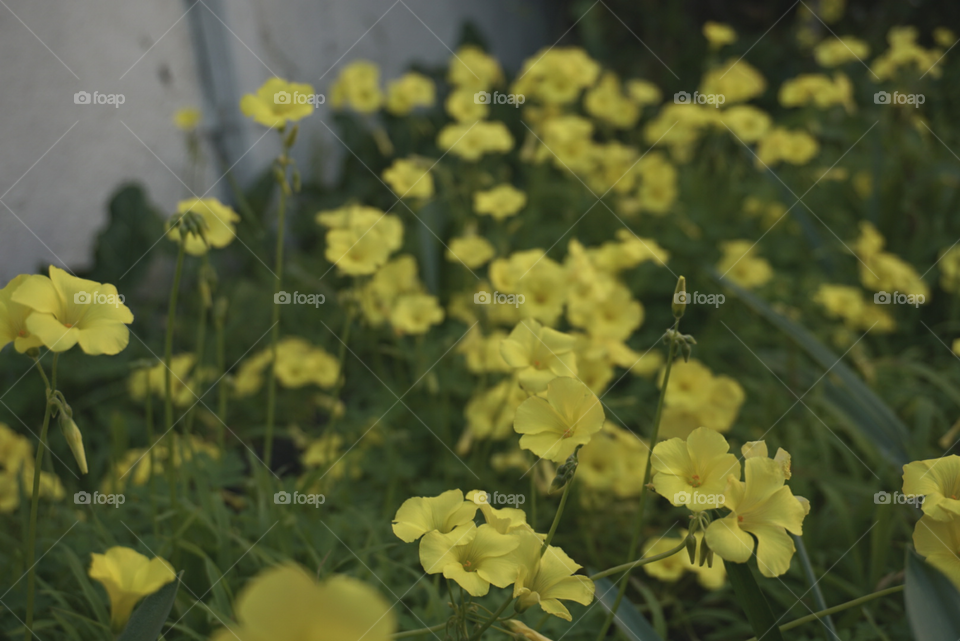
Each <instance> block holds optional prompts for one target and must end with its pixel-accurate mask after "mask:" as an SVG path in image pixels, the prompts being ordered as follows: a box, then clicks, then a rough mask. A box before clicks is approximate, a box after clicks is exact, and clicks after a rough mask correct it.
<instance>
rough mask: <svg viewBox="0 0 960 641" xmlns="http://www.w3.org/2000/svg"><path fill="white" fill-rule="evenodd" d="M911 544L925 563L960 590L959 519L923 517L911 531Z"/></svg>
mask: <svg viewBox="0 0 960 641" xmlns="http://www.w3.org/2000/svg"><path fill="white" fill-rule="evenodd" d="M913 544H914V545H915V546H916V548H917V552H919V553H920V554H921V555H922V556H923V557H924V558H925V559H926V560H927V563H929V564H930V565H932V566H933V567H935V568H937V569H938V570H940V571H941V572H943V573H944V574H945V575H946V576H947V578H948V579H950V581H952V582H953V584H954V585H955V586H957V589H958V590H960V519H958V518H954V519H953V520H950V521H938V520H936V519H934V518H932V517H930V516H927V515H924V516H922V517H921V518H920V520H919V521H918V522H917V527H916V528H915V529H914V530H913Z"/></svg>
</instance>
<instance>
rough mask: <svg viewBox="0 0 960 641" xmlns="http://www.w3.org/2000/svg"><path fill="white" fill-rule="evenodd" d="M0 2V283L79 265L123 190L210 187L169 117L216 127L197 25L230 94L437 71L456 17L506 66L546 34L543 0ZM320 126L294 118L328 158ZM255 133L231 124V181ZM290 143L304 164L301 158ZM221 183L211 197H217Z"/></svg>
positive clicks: (255, 149) (263, 158)
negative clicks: (179, 113) (118, 98)
mask: <svg viewBox="0 0 960 641" xmlns="http://www.w3.org/2000/svg"><path fill="white" fill-rule="evenodd" d="M4 2H5V5H6V6H0V60H2V61H3V62H2V63H0V87H3V91H2V92H0V141H2V145H0V203H2V204H0V279H2V280H3V281H5V280H6V279H8V278H10V277H11V276H13V275H15V274H17V273H20V272H29V271H33V270H35V269H36V268H37V267H38V265H40V264H43V265H46V264H47V263H53V264H57V265H60V266H64V265H66V266H69V267H72V268H81V267H84V266H86V265H87V264H88V262H89V260H90V252H91V242H92V240H93V238H94V237H95V234H96V232H97V230H98V228H99V227H100V226H102V225H103V224H104V221H105V219H106V209H105V207H106V202H107V199H108V198H109V196H110V194H111V193H112V191H113V190H114V189H115V188H116V187H117V185H119V184H120V183H121V182H123V181H126V180H137V181H140V182H142V183H143V184H144V185H145V186H146V187H147V189H148V192H149V195H150V198H151V199H152V201H153V202H155V203H156V204H158V205H160V206H161V207H162V208H164V209H165V210H167V211H172V209H173V207H174V206H175V204H176V202H177V201H178V200H180V199H181V198H184V197H186V196H188V195H189V194H190V192H191V191H193V192H195V193H197V194H198V195H201V194H203V193H204V192H206V191H207V190H208V189H209V188H210V187H211V185H214V183H215V182H216V181H217V180H218V178H219V177H220V172H217V171H216V168H215V167H214V166H212V165H211V166H210V167H209V168H208V171H207V172H206V174H205V175H203V176H199V177H197V178H195V179H192V178H190V177H189V176H188V173H189V172H188V171H187V170H188V164H187V154H186V148H185V144H184V140H183V137H182V136H181V135H180V134H179V132H178V131H176V130H175V129H174V127H173V125H172V122H171V117H172V114H173V112H174V111H175V110H176V109H178V108H180V107H185V106H206V107H207V118H208V120H207V124H208V125H209V124H211V122H212V121H214V117H213V115H212V114H211V113H210V112H211V111H213V109H212V108H211V105H210V104H209V103H206V102H205V101H206V100H207V98H208V97H209V96H210V94H211V92H210V91H209V90H207V91H204V90H203V89H202V88H201V80H200V79H201V78H202V77H204V74H203V73H202V72H201V70H200V69H201V68H200V67H198V64H197V60H198V58H197V56H196V55H195V53H196V52H195V45H197V44H198V42H200V43H201V44H202V43H203V38H206V37H208V36H209V31H210V29H211V25H213V27H223V29H222V30H221V31H222V35H223V38H224V43H225V47H226V51H227V56H228V59H229V60H228V62H229V66H232V76H231V78H232V80H231V82H230V83H229V84H230V86H231V87H232V90H235V91H236V92H237V94H238V95H237V98H238V97H239V94H242V93H245V92H251V91H254V90H255V89H256V88H257V87H258V86H259V85H260V84H261V83H262V82H263V81H264V80H265V79H267V78H268V77H270V76H271V75H272V74H276V75H279V76H281V77H285V78H289V79H293V80H297V81H301V82H309V83H311V84H313V85H314V86H315V87H316V88H317V90H318V91H320V92H325V91H326V89H327V87H328V86H329V84H330V83H331V82H333V80H334V79H335V78H336V76H337V74H338V72H339V68H340V67H341V66H342V65H343V64H346V63H347V62H350V61H352V60H355V59H357V58H366V59H370V60H373V61H375V62H377V63H379V64H381V65H382V67H383V71H384V74H383V75H384V78H385V79H389V78H392V77H395V76H397V75H399V74H400V73H402V71H403V70H404V69H405V68H406V67H407V65H408V64H409V63H410V62H412V61H415V60H416V61H422V62H427V63H439V62H443V61H445V60H446V59H447V58H448V57H449V55H450V52H449V50H448V47H449V48H451V49H452V48H455V47H456V41H457V38H458V36H459V34H460V29H461V26H462V24H463V22H464V20H466V19H470V20H473V21H474V22H475V23H476V24H477V25H478V26H479V27H480V28H481V30H482V31H483V32H484V34H485V35H486V36H487V37H488V38H489V39H490V42H491V45H492V48H493V50H494V52H495V53H496V54H497V55H498V56H500V57H501V59H503V60H504V61H505V62H506V64H507V66H508V68H510V67H513V68H515V67H517V66H518V65H519V63H520V61H521V60H522V59H523V58H524V57H526V56H528V55H530V54H531V53H533V52H534V51H535V50H536V49H538V48H539V47H540V46H542V45H543V44H545V43H546V42H547V39H548V34H547V28H546V26H545V23H544V11H545V5H546V2H545V0H484V2H482V3H481V2H463V1H460V2H457V1H456V0H328V1H325V2H317V1H316V0H283V1H281V0H196V3H195V4H190V3H185V2H172V1H170V0H138V1H137V2H134V3H131V2H121V1H120V0H82V1H80V2H57V3H53V2H36V1H34V0H4ZM188 8H189V11H188ZM204 23H205V25H206V26H205V27H204V26H203V25H204ZM198 38H199V40H198ZM208 89H209V88H208ZM80 91H87V92H88V93H90V94H91V96H92V95H93V93H94V92H95V91H96V92H99V94H122V95H123V97H124V98H123V100H124V102H123V104H122V105H120V106H119V107H114V106H112V105H105V104H101V105H96V104H86V105H82V104H75V103H74V94H75V93H77V92H80ZM218 92H219V93H220V94H221V95H222V93H223V87H220V88H219V89H218ZM234 104H235V103H234ZM326 117H327V113H326V112H325V111H324V110H323V109H321V110H320V112H319V113H318V114H317V115H316V116H314V117H312V118H310V119H308V121H307V123H309V124H308V125H307V126H306V127H305V130H304V134H305V135H304V141H306V142H308V143H311V144H312V145H314V146H316V145H321V146H323V147H324V148H325V149H328V150H333V151H336V152H337V153H341V152H342V150H340V149H337V147H338V145H339V143H337V142H336V141H335V140H332V139H331V137H330V136H329V134H327V133H326V128H325V127H323V125H322V124H321V123H320V120H321V119H323V120H326ZM310 121H314V122H312V123H311V122H310ZM263 131H264V130H263V129H262V128H260V127H256V126H252V125H248V124H246V123H242V124H241V134H240V136H239V137H237V138H236V142H237V148H238V149H242V150H243V151H242V152H241V153H246V156H245V157H244V159H243V160H242V161H241V164H240V166H238V169H240V170H241V175H246V176H249V175H251V174H252V173H254V172H256V171H257V170H259V169H262V168H263V167H264V166H266V164H267V163H269V162H270V159H271V158H272V157H273V155H274V154H275V152H276V146H275V144H274V140H273V138H274V136H267V137H265V138H261V136H262V134H263ZM258 140H259V142H258ZM303 147H304V151H303V153H304V154H306V155H305V156H304V157H309V156H310V155H312V154H310V153H309V152H307V151H306V148H307V147H308V145H303ZM223 182H224V181H221V183H220V185H217V186H215V187H213V190H212V191H210V195H219V194H218V190H219V188H220V186H222V185H223Z"/></svg>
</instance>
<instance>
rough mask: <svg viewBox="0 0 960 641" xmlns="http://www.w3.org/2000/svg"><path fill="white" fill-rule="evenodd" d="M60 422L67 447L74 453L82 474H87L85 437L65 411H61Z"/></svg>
mask: <svg viewBox="0 0 960 641" xmlns="http://www.w3.org/2000/svg"><path fill="white" fill-rule="evenodd" d="M58 420H59V422H60V430H61V431H62V432H63V438H65V439H67V445H69V446H70V451H71V452H73V458H74V459H76V461H77V466H78V467H79V468H80V473H81V474H86V473H87V453H86V452H85V451H84V449H83V435H82V434H81V433H80V428H78V427H77V424H76V423H74V422H73V418H71V417H70V415H69V414H67V413H66V412H65V411H63V410H61V411H60V414H59V415H58Z"/></svg>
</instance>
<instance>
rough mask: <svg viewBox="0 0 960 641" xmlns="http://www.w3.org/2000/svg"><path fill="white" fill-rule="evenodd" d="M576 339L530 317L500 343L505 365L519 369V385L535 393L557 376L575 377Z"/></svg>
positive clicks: (542, 389)
mask: <svg viewBox="0 0 960 641" xmlns="http://www.w3.org/2000/svg"><path fill="white" fill-rule="evenodd" d="M574 344H575V339H574V337H573V336H570V335H569V334H562V333H560V332H558V331H557V330H555V329H551V328H549V327H544V326H543V325H541V324H540V323H538V322H537V321H535V320H533V319H528V320H523V321H520V323H518V324H517V326H516V327H514V328H513V331H512V332H510V337H509V338H507V339H506V340H504V341H503V342H502V343H500V354H501V355H502V356H503V360H505V361H506V362H507V364H508V365H509V366H510V367H512V368H514V369H517V370H519V372H518V375H519V378H520V385H521V386H523V388H524V389H525V390H527V391H528V392H532V393H534V394H537V393H540V392H542V391H544V390H545V389H547V384H548V383H549V382H550V381H552V380H553V379H555V378H556V377H558V376H576V375H577V359H576V356H575V355H574V353H573V347H574Z"/></svg>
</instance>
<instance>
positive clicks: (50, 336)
mask: <svg viewBox="0 0 960 641" xmlns="http://www.w3.org/2000/svg"><path fill="white" fill-rule="evenodd" d="M11 300H12V301H13V302H14V303H19V304H20V305H24V306H26V307H29V308H31V309H32V310H33V313H31V314H30V315H29V316H27V319H26V325H27V329H28V330H29V332H30V333H31V334H32V335H34V336H36V337H37V338H38V339H40V340H41V341H42V342H43V344H44V345H45V346H46V347H47V348H49V349H50V350H52V351H54V352H65V351H66V350H68V349H70V348H71V347H73V346H74V345H76V344H77V343H79V344H80V349H82V350H83V351H84V352H85V353H87V354H91V355H96V354H110V355H112V354H118V353H119V352H120V351H121V350H123V348H125V347H126V346H127V343H128V342H129V340H130V332H129V330H127V327H126V326H127V325H129V324H130V323H132V322H133V314H132V313H131V312H130V310H129V309H128V308H127V306H126V305H124V304H123V302H122V301H123V297H122V296H120V295H119V294H118V293H117V288H116V287H114V286H113V285H109V284H101V283H97V282H94V281H92V280H85V279H83V278H77V277H76V276H71V275H70V274H68V273H67V272H65V271H63V270H62V269H60V268H58V267H54V266H53V265H51V266H50V277H49V278H47V277H46V276H41V275H36V274H35V275H32V276H28V277H27V278H26V279H25V280H24V281H23V282H22V283H21V285H20V287H18V288H17V290H16V291H15V292H14V293H13V296H12V297H11Z"/></svg>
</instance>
